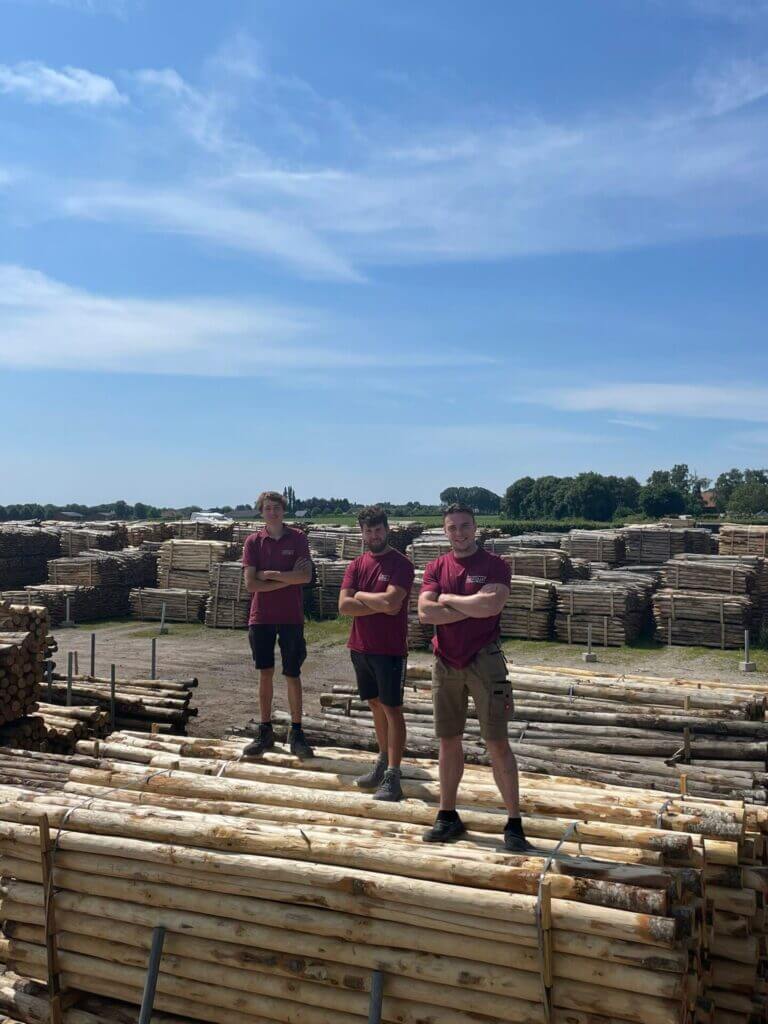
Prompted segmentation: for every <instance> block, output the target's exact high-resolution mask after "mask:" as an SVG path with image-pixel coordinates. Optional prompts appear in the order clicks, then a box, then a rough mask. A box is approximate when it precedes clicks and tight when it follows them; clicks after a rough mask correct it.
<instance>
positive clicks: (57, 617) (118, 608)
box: [0, 583, 127, 626]
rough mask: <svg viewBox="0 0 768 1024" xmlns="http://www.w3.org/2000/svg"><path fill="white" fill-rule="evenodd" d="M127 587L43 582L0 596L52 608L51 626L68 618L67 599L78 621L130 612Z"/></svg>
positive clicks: (15, 602)
mask: <svg viewBox="0 0 768 1024" xmlns="http://www.w3.org/2000/svg"><path fill="white" fill-rule="evenodd" d="M126 594H127V589H126V588H125V587H112V588H111V587H78V586H74V585H67V584H63V583H59V584H54V583H41V584H39V585H38V586H35V587H27V588H26V589H25V590H20V591H5V592H4V593H3V594H0V599H5V600H6V601H10V602H11V603H13V604H34V605H40V606H41V607H43V608H46V609H47V610H48V614H49V616H50V622H51V626H59V625H60V624H61V623H62V622H64V621H65V620H66V617H67V598H69V607H70V615H71V617H72V620H73V621H74V622H96V621H97V620H99V619H111V618H116V617H118V616H121V615H125V614H127V604H126Z"/></svg>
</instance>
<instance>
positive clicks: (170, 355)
mask: <svg viewBox="0 0 768 1024" xmlns="http://www.w3.org/2000/svg"><path fill="white" fill-rule="evenodd" d="M354 330H355V329H354V328H350V327H346V328H345V329H344V331H345V333H346V337H342V333H343V325H340V324H339V323H336V322H334V323H331V322H329V321H328V319H327V318H326V317H325V316H324V314H322V313H321V312H317V311H313V310H305V309H296V308H290V307H281V306H279V305H276V304H274V303H271V302H269V301H260V300H257V299H251V300H249V301H247V302H246V301H237V300H234V299H233V300H224V299H213V298H207V297H197V298H186V297H184V298H178V299H142V298H125V297H116V296H103V295H95V294H93V293H91V292H88V291H84V290H82V289H79V288H74V287H72V286H70V285H67V284H64V283H62V282H60V281H57V280H55V279H53V278H51V277H48V276H46V275H45V274H42V273H40V272H39V271H37V270H32V269H29V268H27V267H20V266H14V265H8V264H0V365H4V366H9V367H16V368H27V369H61V370H88V371H106V372H125V373H149V374H179V375H188V376H205V377H233V376H252V377H264V378H273V379H281V381H282V382H283V383H286V384H287V385H290V386H298V387H302V386H313V385H314V383H315V382H316V380H318V379H320V377H321V376H323V375H325V376H328V375H330V379H331V380H332V381H333V384H334V386H335V387H339V386H341V382H342V381H345V380H348V378H347V377H346V376H345V375H346V374H347V373H350V372H360V371H361V370H369V371H375V373H376V374H377V375H382V374H395V375H399V372H400V371H399V367H400V366H401V365H402V360H403V359H405V358H407V359H408V362H409V364H410V365H411V366H413V367H416V368H418V367H430V368H432V369H436V368H440V367H450V366H457V365H461V366H463V365H464V364H465V357H464V356H463V355H462V354H460V353H453V352H450V351H448V352H444V353H443V352H441V353H431V352H428V351H424V350H419V349H416V350H409V351H408V352H407V354H405V353H403V354H402V357H401V356H400V355H398V353H397V351H396V350H395V349H394V348H392V347H386V346H384V347H382V346H380V345H375V346H373V345H366V344H365V343H364V342H363V343H359V344H358V343H353V337H352V336H353V335H354ZM363 339H364V340H365V336H364V335H363ZM355 340H356V339H355ZM478 359H479V361H482V356H479V357H478ZM288 370H290V371H291V372H290V373H289V374H286V371H288Z"/></svg>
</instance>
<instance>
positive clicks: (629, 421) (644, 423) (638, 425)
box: [608, 416, 659, 430]
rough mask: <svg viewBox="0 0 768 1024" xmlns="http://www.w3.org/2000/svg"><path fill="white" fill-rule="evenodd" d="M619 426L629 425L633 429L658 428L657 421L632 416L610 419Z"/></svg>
mask: <svg viewBox="0 0 768 1024" xmlns="http://www.w3.org/2000/svg"><path fill="white" fill-rule="evenodd" d="M608 422H609V423H615V424H616V425H617V426H619V427H629V428H630V429H631V430H658V429H659V425H658V424H657V423H650V422H649V421H648V420H636V419H633V418H632V417H630V416H618V417H616V419H612V420H608Z"/></svg>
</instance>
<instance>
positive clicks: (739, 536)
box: [719, 523, 768, 558]
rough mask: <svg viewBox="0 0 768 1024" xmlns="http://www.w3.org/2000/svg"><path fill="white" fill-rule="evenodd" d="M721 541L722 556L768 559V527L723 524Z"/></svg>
mask: <svg viewBox="0 0 768 1024" xmlns="http://www.w3.org/2000/svg"><path fill="white" fill-rule="evenodd" d="M719 540H720V549H719V550H720V554H721V555H760V556H761V557H762V558H768V526H744V525H739V524H737V523H723V524H722V526H721V527H720V533H719Z"/></svg>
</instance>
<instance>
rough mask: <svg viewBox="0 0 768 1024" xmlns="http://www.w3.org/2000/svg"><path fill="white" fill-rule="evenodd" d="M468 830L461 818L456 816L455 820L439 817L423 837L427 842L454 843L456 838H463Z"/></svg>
mask: <svg viewBox="0 0 768 1024" xmlns="http://www.w3.org/2000/svg"><path fill="white" fill-rule="evenodd" d="M466 831H467V830H466V828H465V827H464V822H463V821H462V820H461V818H454V819H453V821H445V820H444V819H443V818H438V819H437V821H435V824H434V825H433V826H432V828H431V829H429V830H428V831H427V832H425V833H424V835H423V836H422V837H421V838H422V839H423V840H424V842H425V843H452V842H454V841H455V840H456V839H461V837H462V836H463V835H464V833H465V832H466Z"/></svg>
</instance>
